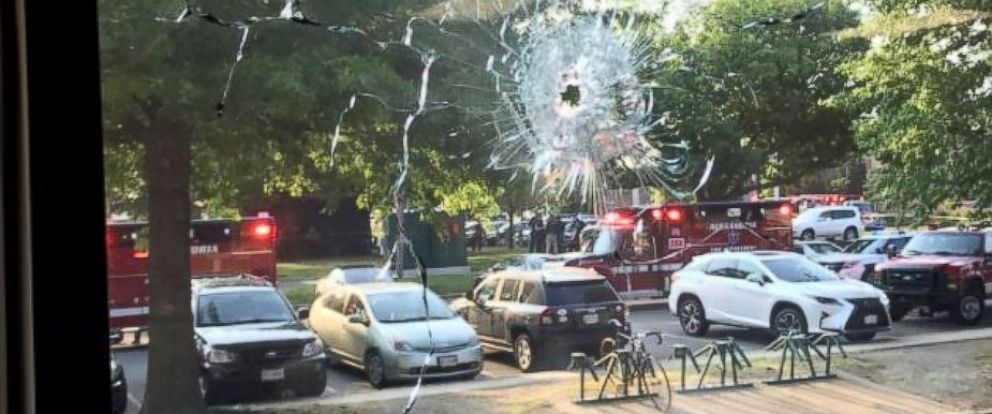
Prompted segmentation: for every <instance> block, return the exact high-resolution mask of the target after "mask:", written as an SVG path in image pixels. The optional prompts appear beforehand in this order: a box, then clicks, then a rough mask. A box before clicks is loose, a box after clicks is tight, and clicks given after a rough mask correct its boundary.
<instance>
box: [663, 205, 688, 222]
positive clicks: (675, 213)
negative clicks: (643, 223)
mask: <svg viewBox="0 0 992 414" xmlns="http://www.w3.org/2000/svg"><path fill="white" fill-rule="evenodd" d="M683 218H685V217H684V214H683V213H682V210H680V209H677V208H673V209H669V210H667V211H665V219H666V220H668V222H669V223H681V222H682V219H683Z"/></svg>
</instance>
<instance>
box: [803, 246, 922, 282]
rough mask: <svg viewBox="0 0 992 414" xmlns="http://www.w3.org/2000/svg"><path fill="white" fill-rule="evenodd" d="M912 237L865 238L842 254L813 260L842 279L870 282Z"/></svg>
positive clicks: (828, 255)
mask: <svg viewBox="0 0 992 414" xmlns="http://www.w3.org/2000/svg"><path fill="white" fill-rule="evenodd" d="M912 237H913V236H912V235H908V234H883V235H872V236H865V237H862V238H860V239H857V240H855V241H854V242H852V243H851V244H849V245H847V247H845V248H844V251H843V252H841V253H834V254H827V255H822V256H819V257H816V258H813V260H815V261H816V262H817V263H819V264H821V265H823V266H824V267H826V268H827V269H830V270H831V271H833V272H834V273H837V275H838V276H840V277H843V278H853V279H857V280H862V281H865V282H868V281H869V277H870V276H871V275H872V273H873V272H874V271H875V266H876V265H878V264H879V263H881V262H884V261H886V260H887V259H888V256H890V255H895V254H898V253H899V252H900V251H902V248H903V247H904V246H906V243H907V242H909V239H911V238H912Z"/></svg>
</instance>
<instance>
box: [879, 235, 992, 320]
mask: <svg viewBox="0 0 992 414" xmlns="http://www.w3.org/2000/svg"><path fill="white" fill-rule="evenodd" d="M869 282H870V283H872V284H873V285H875V286H876V287H878V288H880V289H882V290H884V291H885V293H886V295H888V297H889V300H890V305H889V313H890V314H891V316H892V320H893V321H897V320H899V319H901V318H902V317H903V316H904V315H906V313H908V312H909V311H910V310H912V309H913V308H917V307H920V308H923V309H925V311H926V312H925V314H930V313H932V312H934V311H945V310H946V311H950V313H951V316H952V317H953V318H954V319H955V320H956V321H958V322H959V323H961V324H964V325H974V324H976V323H978V322H979V320H980V319H981V317H982V313H983V311H984V308H985V298H986V297H987V296H988V293H989V290H990V288H992V233H988V232H986V233H981V232H958V231H933V232H926V233H920V234H918V235H916V236H914V237H913V238H912V239H911V240H910V241H909V243H907V244H906V246H905V247H904V248H903V249H902V252H901V253H900V255H899V256H898V257H894V258H892V259H890V260H889V261H887V262H883V263H881V264H879V265H878V266H876V267H875V274H874V277H873V278H872V279H871V280H870V281H869Z"/></svg>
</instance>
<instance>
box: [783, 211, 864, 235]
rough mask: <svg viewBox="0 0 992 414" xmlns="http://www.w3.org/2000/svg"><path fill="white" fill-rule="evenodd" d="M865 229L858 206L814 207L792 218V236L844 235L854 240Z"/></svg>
mask: <svg viewBox="0 0 992 414" xmlns="http://www.w3.org/2000/svg"><path fill="white" fill-rule="evenodd" d="M864 231H865V223H864V222H863V221H861V212H860V211H859V210H858V209H857V207H814V208H810V209H807V210H806V211H804V212H802V213H801V214H799V215H798V216H796V218H795V219H793V220H792V237H795V238H799V239H801V240H813V239H816V238H817V237H842V238H843V239H844V240H854V239H856V238H858V235H859V234H861V233H863V232H864Z"/></svg>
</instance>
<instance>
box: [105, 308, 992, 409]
mask: <svg viewBox="0 0 992 414" xmlns="http://www.w3.org/2000/svg"><path fill="white" fill-rule="evenodd" d="M986 306H992V301H987V302H986ZM631 322H632V324H633V327H634V330H635V331H644V330H657V331H660V332H661V333H662V334H663V335H664V343H663V344H662V345H661V346H657V345H655V344H651V345H650V348H649V350H650V351H651V352H652V353H653V354H655V356H656V357H657V358H658V359H659V360H662V361H663V360H665V359H667V358H669V356H670V354H671V352H670V346H671V345H673V344H676V343H684V344H686V345H688V346H689V347H690V348H692V349H696V348H698V347H700V346H703V345H705V344H706V343H708V342H709V341H712V340H716V339H724V338H727V337H733V338H734V339H735V340H736V341H737V342H739V343H740V344H741V346H742V348H743V349H744V350H745V351H747V352H754V351H758V350H761V349H762V348H763V347H764V346H765V345H767V344H768V343H769V342H770V341H771V340H772V339H773V337H772V336H771V335H770V334H768V333H767V332H763V331H760V330H749V329H744V328H736V327H727V326H713V327H712V328H711V329H710V332H709V333H708V334H707V336H706V337H704V338H691V337H685V336H683V335H682V330H681V328H680V327H679V323H678V320H677V319H675V318H674V317H673V316H672V315H671V314H670V313H669V312H668V310H667V308H665V309H642V310H634V311H632V313H631ZM988 327H992V317H986V318H984V319H983V320H982V322H981V323H979V324H978V325H977V326H975V327H973V328H965V327H962V326H960V325H957V324H955V323H953V322H952V321H951V320H950V319H949V317H947V316H946V315H944V314H939V313H938V314H937V315H936V316H934V317H933V318H920V317H917V316H915V315H909V316H907V317H906V319H904V320H903V321H900V322H898V323H895V324H894V325H893V327H892V330H890V331H888V332H884V333H881V334H879V335H878V337H876V338H875V339H874V340H873V342H874V343H885V342H893V341H895V340H897V339H903V338H910V337H913V336H915V335H923V334H933V333H939V332H954V331H958V330H962V329H977V328H988ZM116 357H117V360H118V361H119V362H120V363H121V364H122V365H123V366H124V369H125V373H126V376H127V381H128V387H129V394H130V395H129V407H128V411H127V412H128V413H137V412H138V407H139V406H140V399H141V398H142V397H143V395H144V388H145V366H146V362H147V354H146V350H145V348H131V349H119V350H117V351H116ZM327 375H328V383H327V388H326V390H325V392H324V394H323V395H322V396H321V398H330V397H336V396H342V395H346V394H352V393H359V392H367V391H373V390H374V389H373V388H372V387H371V386H370V385H369V383H368V382H367V381H366V380H365V377H364V375H363V374H362V373H361V372H359V371H358V370H355V369H352V368H350V367H345V366H333V367H329V368H328V371H327ZM519 375H525V374H521V373H520V372H519V371H518V370H517V369H516V368H515V367H514V365H513V357H512V356H510V355H508V354H489V355H487V358H486V365H485V368H484V370H483V372H482V374H481V375H479V377H477V378H476V379H475V381H483V380H488V379H497V378H509V377H515V376H519ZM399 386H402V385H399ZM429 386H431V385H430V384H428V387H429ZM265 398H275V397H274V396H267V397H265Z"/></svg>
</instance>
